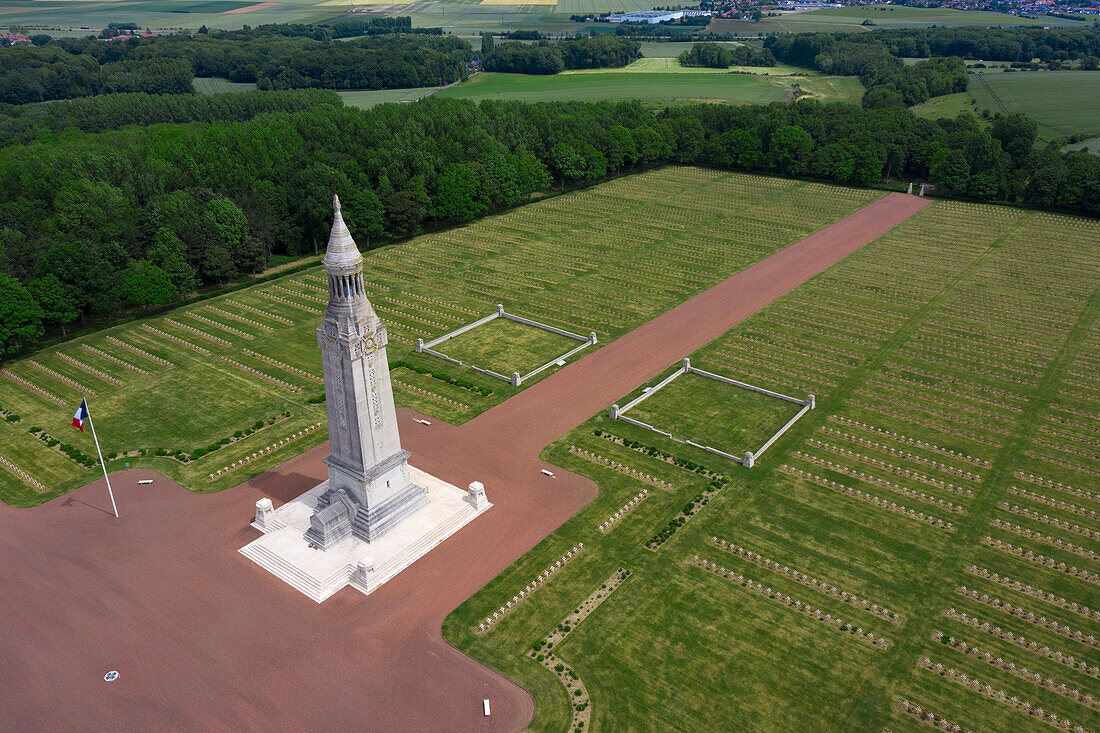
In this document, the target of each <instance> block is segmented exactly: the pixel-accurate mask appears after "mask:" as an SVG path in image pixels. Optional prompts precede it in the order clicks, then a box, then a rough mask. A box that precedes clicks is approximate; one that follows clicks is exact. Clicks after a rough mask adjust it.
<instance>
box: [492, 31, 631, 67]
mask: <svg viewBox="0 0 1100 733" xmlns="http://www.w3.org/2000/svg"><path fill="white" fill-rule="evenodd" d="M482 48H483V49H485V48H486V45H484V44H483V46H482ZM488 49H489V50H488V52H487V53H485V55H484V58H483V60H482V64H483V66H484V68H485V70H486V71H505V72H511V73H515V74H557V73H558V72H560V71H565V70H566V69H603V68H617V67H621V66H626V65H627V64H629V63H631V62H632V61H637V60H638V59H640V58H641V57H642V51H641V45H640V44H639V43H638V42H637V41H634V40H632V39H629V38H622V37H618V36H612V35H610V34H606V33H605V34H601V35H596V36H590V37H587V38H573V39H569V40H566V41H559V42H557V43H551V42H550V41H545V40H543V41H538V42H536V43H532V44H524V43H519V42H518V41H513V42H508V43H501V44H499V45H489V46H488Z"/></svg>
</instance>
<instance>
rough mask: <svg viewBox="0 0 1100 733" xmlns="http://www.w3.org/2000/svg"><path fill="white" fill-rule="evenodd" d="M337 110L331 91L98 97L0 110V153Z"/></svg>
mask: <svg viewBox="0 0 1100 733" xmlns="http://www.w3.org/2000/svg"><path fill="white" fill-rule="evenodd" d="M343 104H344V102H343V100H342V99H340V95H339V94H337V93H336V92H334V91H331V90H327V89H294V90H288V91H278V92H274V91H273V92H243V93H236V92H230V93H227V94H140V93H139V94H100V95H97V96H95V97H80V98H77V99H68V100H61V101H57V102H54V103H52V104H23V105H18V106H13V105H0V147H7V146H8V145H14V144H16V143H26V142H30V141H31V140H36V139H38V138H40V137H44V136H46V135H50V134H53V133H58V132H61V131H62V130H67V129H75V130H82V131H84V132H102V131H104V130H114V129H117V128H119V127H124V126H126V125H152V124H157V123H161V122H214V121H217V120H250V119H252V118H253V117H255V116H256V115H259V114H264V113H265V112H295V111H298V110H306V109H312V108H314V107H342V106H343Z"/></svg>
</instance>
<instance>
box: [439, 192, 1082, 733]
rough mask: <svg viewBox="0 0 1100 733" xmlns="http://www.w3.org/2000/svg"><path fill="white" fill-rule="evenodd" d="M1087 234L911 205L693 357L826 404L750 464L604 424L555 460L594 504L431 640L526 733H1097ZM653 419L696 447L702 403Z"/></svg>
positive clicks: (564, 443)
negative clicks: (511, 698) (529, 716)
mask: <svg viewBox="0 0 1100 733" xmlns="http://www.w3.org/2000/svg"><path fill="white" fill-rule="evenodd" d="M1098 236H1100V225H1098V224H1097V223H1096V222H1094V221H1088V220H1082V219H1075V218H1071V217H1062V216H1054V215H1050V214H1044V213H1034V212H1022V211H1015V210H1011V209H1003V208H996V207H989V206H982V205H974V204H963V203H953V202H937V203H935V204H933V205H932V206H930V207H928V208H926V209H925V210H924V211H923V212H921V213H919V214H917V215H916V216H914V217H913V218H911V219H909V220H908V221H906V222H905V223H903V224H902V225H900V226H899V227H897V228H896V229H894V230H893V231H891V232H889V233H888V234H886V235H885V236H883V237H881V238H880V239H878V240H877V241H875V242H874V243H872V244H870V245H868V246H867V247H865V248H864V249H863V250H861V251H860V252H858V253H857V254H855V255H853V256H851V257H849V258H848V259H846V260H844V261H843V262H841V263H840V264H838V265H836V266H834V267H832V268H830V269H829V270H826V271H825V272H823V273H822V274H821V275H820V276H818V277H816V278H815V279H813V280H811V281H810V282H808V283H807V284H805V285H803V286H802V287H800V288H798V289H796V290H794V291H792V292H791V293H789V294H788V295H786V296H785V297H783V298H781V299H780V300H778V301H776V302H775V303H774V304H773V305H772V306H770V307H769V308H767V309H766V310H764V311H762V312H760V313H758V314H757V315H756V316H754V317H752V318H750V319H748V320H747V321H745V322H743V323H742V324H740V325H739V326H737V327H735V328H734V329H732V330H731V331H730V332H729V333H727V334H726V335H724V336H723V337H721V338H719V339H717V340H716V341H714V342H712V343H711V344H709V345H708V346H706V347H704V348H703V349H701V350H700V351H698V352H697V353H695V354H692V355H691V359H692V364H693V365H696V366H698V367H699V368H702V369H707V370H710V371H713V372H716V373H719V374H723V375H726V376H728V377H732V378H735V379H742V380H746V381H749V382H751V383H753V384H758V385H760V386H763V387H767V388H771V389H775V390H777V391H780V392H785V393H787V394H792V395H804V394H806V393H808V392H809V393H814V394H815V395H817V407H816V409H815V410H812V411H811V412H810V413H808V415H807V416H806V417H804V418H803V419H802V421H801V422H799V423H798V424H796V426H795V427H794V428H793V429H792V430H791V432H789V433H788V434H787V435H786V436H785V437H784V438H783V439H781V441H780V442H779V443H777V444H776V446H774V447H773V448H772V450H771V451H770V452H769V454H767V455H766V456H765V457H764V458H763V459H762V460H761V462H760V463H758V464H757V467H756V468H754V469H751V470H747V469H744V468H742V467H740V466H737V465H734V464H731V463H730V462H728V461H726V460H724V459H722V458H720V457H717V456H713V455H710V454H707V453H705V452H703V451H700V450H698V449H695V448H692V447H690V446H685V445H682V444H678V443H675V442H672V441H668V440H665V439H662V438H661V437H660V436H657V435H654V434H653V433H651V432H648V431H645V430H642V429H640V428H636V427H634V426H631V425H629V424H625V423H623V422H620V421H612V420H610V419H609V418H608V417H607V416H606V415H605V414H600V415H596V416H594V417H593V418H592V419H591V420H589V421H588V422H587V423H586V424H584V425H583V426H581V427H579V428H577V429H576V430H574V431H572V432H571V433H569V434H568V435H566V436H564V437H563V438H562V439H561V440H559V441H557V442H555V443H554V444H553V445H551V446H550V447H548V448H547V449H546V451H545V452H544V455H543V457H544V458H545V459H546V460H548V461H551V462H553V463H555V464H557V465H560V466H565V467H568V468H570V469H572V470H574V471H576V472H578V473H581V474H584V475H586V476H589V477H591V478H592V479H594V480H595V481H597V483H598V484H599V486H600V496H599V498H597V499H596V500H595V501H594V502H592V503H591V504H590V505H589V506H587V507H586V508H585V509H584V510H582V511H581V512H580V513H579V514H577V515H576V516H574V517H573V518H572V519H571V520H569V521H568V522H567V523H566V524H564V525H563V526H562V527H561V528H560V529H559V530H557V531H556V532H555V533H554V534H552V535H551V536H550V537H548V538H547V539H546V540H545V541H543V542H542V543H541V544H540V545H539V546H537V547H536V548H535V549H533V550H532V551H531V552H530V553H528V554H527V555H526V556H525V557H524V558H522V559H521V560H519V561H518V562H517V563H516V564H515V565H513V566H512V567H511V568H509V569H508V570H507V571H505V572H504V573H502V574H501V575H500V576H499V577H498V578H496V579H495V580H494V581H492V582H491V583H489V584H488V585H487V586H486V587H485V588H484V589H483V590H482V591H480V592H479V593H478V594H477V595H475V596H474V597H472V598H471V599H470V600H469V601H467V602H466V603H465V604H463V605H462V606H461V607H460V608H459V609H457V610H456V611H455V612H454V613H453V614H452V615H451V616H450V617H448V619H447V621H446V623H445V625H444V634H445V636H447V638H448V639H449V640H451V641H452V642H453V643H456V644H458V645H459V646H460V648H462V649H464V650H467V651H468V652H470V653H471V654H473V655H474V656H475V657H477V658H478V659H481V660H482V661H485V662H486V663H488V664H490V665H491V666H493V667H494V668H496V669H499V670H501V671H502V672H504V673H505V674H507V675H509V676H510V677H512V678H513V679H516V680H517V681H519V682H520V683H521V684H523V685H524V686H525V687H526V688H527V689H528V690H530V691H531V692H532V694H533V695H534V697H535V711H536V712H535V720H534V722H533V724H532V728H533V729H535V730H563V729H566V728H567V727H571V724H570V720H571V719H572V720H573V721H574V722H575V721H577V720H578V716H581V715H584V716H590V718H591V723H590V726H591V727H592V728H594V729H608V730H636V729H678V730H713V729H714V728H715V727H716V725H718V724H719V723H720V724H721V725H722V726H723V727H726V728H730V729H750V728H751V729H784V730H789V729H795V728H801V729H806V728H813V729H819V730H824V729H830V730H838V729H844V730H851V729H861V730H882V729H889V730H894V731H912V732H914V733H915V732H916V731H920V730H927V729H928V728H927V727H925V724H923V723H922V719H923V718H924V717H925V716H926V715H927V714H929V713H930V714H932V715H934V716H938V717H939V718H941V719H944V720H946V721H948V723H947V725H953V724H957V725H959V726H961V728H962V729H966V730H1014V731H1036V732H1038V731H1044V730H1050V727H1049V723H1051V722H1054V723H1057V724H1058V725H1069V726H1071V727H1072V726H1075V725H1079V726H1082V727H1083V728H1085V729H1090V730H1096V729H1097V726H1098V725H1100V707H1098V705H1097V702H1096V699H1097V697H1098V696H1100V695H1098V692H1100V683H1098V678H1100V670H1097V668H1096V667H1097V660H1096V649H1097V644H1098V643H1100V642H1097V641H1096V636H1097V635H1098V632H1100V614H1097V612H1096V611H1095V610H1093V609H1095V608H1096V605H1097V604H1096V598H1097V597H1098V594H1097V590H1096V585H1097V583H1098V582H1100V577H1098V575H1097V571H1098V570H1100V545H1098V544H1097V541H1098V539H1100V521H1098V518H1097V514H1096V512H1097V511H1098V510H1100V505H1098V503H1097V502H1098V497H1097V494H1096V493H1095V489H1094V487H1095V486H1096V482H1097V476H1100V455H1098V452H1097V441H1096V437H1097V434H1098V432H1100V421H1098V420H1097V415H1098V414H1100V390H1098V387H1097V383H1096V379H1095V373H1096V366H1097V363H1098V362H1100V275H1098V273H1100V261H1098V259H1097V258H1098V255H1097V252H1096V249H1095V242H1096V240H1097V238H1098ZM669 366H670V367H671V366H673V365H671V364H670V365H669ZM658 379H660V377H657V378H654V379H653V380H651V381H650V382H649V383H648V386H653V385H654V384H656V382H657V381H658ZM673 384H677V383H676V382H674V383H673ZM681 386H682V387H683V388H684V389H685V390H686V389H689V387H690V386H691V385H690V384H689V383H687V382H684V383H682V385H681ZM640 391H641V389H639V390H637V391H635V392H634V393H632V395H623V396H622V397H621V398H620V399H619V400H616V401H617V402H619V404H624V403H625V401H626V400H627V399H629V398H630V397H631V396H633V395H636V394H639V393H640ZM660 396H661V395H660V394H658V395H656V396H655V397H654V398H653V399H652V400H651V401H646V402H643V403H642V405H648V407H647V409H648V410H649V411H650V414H647V415H646V418H647V421H652V422H654V423H656V421H657V420H658V419H661V420H662V422H660V423H659V425H660V426H661V428H662V429H664V430H668V431H670V432H672V433H673V434H676V435H685V434H690V432H691V430H693V429H695V430H700V429H704V428H707V427H708V426H707V424H706V423H705V420H704V418H705V417H706V411H707V409H709V408H708V406H709V404H710V403H711V402H712V401H713V398H714V396H713V395H709V396H708V394H704V393H703V392H702V391H699V392H695V393H691V392H690V391H689V392H688V393H686V394H675V395H672V394H670V395H669V396H670V397H674V398H677V399H674V400H672V402H671V403H668V402H666V403H665V404H661V403H659V402H658V401H657V400H658V398H660ZM756 417H759V415H757V414H754V415H752V416H745V418H744V420H751V419H755V418H756ZM718 419H719V420H722V421H725V422H726V423H727V424H728V425H729V426H730V428H731V430H736V429H737V428H738V427H739V426H738V418H737V417H730V416H725V417H721V418H718ZM701 420H704V422H700V421H701ZM720 427H721V426H720V425H719V424H717V423H715V424H714V425H712V426H710V429H712V430H718V429H719V428H720ZM578 543H583V545H584V547H585V552H584V553H583V554H581V555H580V556H578V557H577V558H576V559H571V560H570V561H569V562H568V564H567V565H563V566H562V567H561V569H560V570H557V571H556V572H555V574H554V575H553V576H552V577H551V578H549V579H548V580H545V581H544V582H541V583H540V584H539V590H538V593H537V594H535V595H532V596H531V597H530V598H528V599H527V600H526V601H525V602H524V603H523V604H522V605H520V606H519V607H518V608H516V609H515V610H512V611H511V612H510V613H508V614H507V615H506V616H504V617H503V618H501V619H500V620H499V621H496V622H494V623H493V624H492V626H491V629H490V630H488V631H482V632H480V633H479V632H478V626H479V624H484V623H485V620H486V618H487V617H489V616H490V615H491V614H492V613H493V611H494V610H496V609H497V608H498V607H499V606H501V604H502V603H504V602H505V600H506V599H509V598H511V597H512V596H514V595H515V594H516V593H517V592H518V591H519V590H521V589H523V588H524V587H525V584H529V583H530V582H531V581H532V580H534V579H535V578H536V576H538V575H539V573H540V571H543V570H544V569H545V568H546V567H547V566H548V565H553V563H554V559H555V558H558V557H560V556H562V555H563V553H565V552H566V551H567V550H568V549H569V548H571V547H574V546H577V545H578ZM619 568H623V569H625V570H626V571H629V576H628V577H627V578H626V579H625V580H622V574H621V573H620V572H619V570H618V569H619ZM609 581H612V582H609ZM601 587H602V588H603V593H604V595H605V596H606V597H604V598H602V599H601V602H600V605H599V607H598V608H597V609H596V610H594V611H591V616H588V613H589V612H588V611H585V612H583V613H581V614H578V612H577V610H578V608H579V606H578V604H581V603H582V601H584V600H585V599H586V598H587V597H589V595H590V594H592V593H593V592H594V591H598V590H600V589H601ZM612 588H613V589H614V590H611V589H612ZM609 591H610V592H609ZM1086 607H1087V608H1086ZM585 617H587V618H585ZM581 618H585V620H580V619H581ZM563 622H564V623H563ZM548 633H549V634H550V636H549V637H548ZM548 639H549V640H550V641H551V643H552V646H551V647H548V646H547V644H546V641H547V640H548ZM549 654H552V655H553V660H556V661H555V663H556V664H560V665H562V668H563V669H564V670H565V672H564V673H562V674H563V676H564V679H565V681H566V682H567V683H568V684H569V685H570V688H569V689H570V692H569V693H568V694H567V692H566V687H565V686H563V684H562V682H561V681H559V678H558V675H556V674H555V673H554V670H553V669H552V668H551V669H547V668H546V667H544V666H543V665H540V664H539V663H538V660H537V657H538V656H539V655H543V656H546V655H549ZM532 657H535V658H532ZM551 666H552V665H551ZM573 675H575V676H576V678H577V681H574V680H573ZM975 680H977V681H978V682H977V683H976V682H975ZM578 685H579V686H580V687H578ZM574 688H578V689H580V688H583V690H584V693H583V694H582V695H580V696H576V695H574V693H573V691H572V690H573V689H574ZM572 699H579V700H584V701H587V704H586V705H584V707H583V709H582V710H576V708H575V707H574V706H573V705H571V703H570V700H572ZM918 708H919V711H918ZM1040 708H1041V711H1042V712H1041V713H1040V712H1039V709H1040ZM1050 716H1055V718H1056V719H1052V718H1051V717H1050ZM1064 721H1069V722H1068V723H1065V722H1064ZM586 729H587V728H586Z"/></svg>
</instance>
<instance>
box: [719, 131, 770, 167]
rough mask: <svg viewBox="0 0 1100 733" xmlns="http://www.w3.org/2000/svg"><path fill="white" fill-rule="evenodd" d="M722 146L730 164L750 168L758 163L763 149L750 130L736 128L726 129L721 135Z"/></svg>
mask: <svg viewBox="0 0 1100 733" xmlns="http://www.w3.org/2000/svg"><path fill="white" fill-rule="evenodd" d="M721 141H722V147H723V148H724V149H725V151H726V157H727V160H728V161H729V164H730V165H733V166H735V167H737V168H745V169H748V170H752V169H753V168H756V167H757V166H758V165H760V161H761V160H763V158H764V150H763V147H762V146H761V145H760V138H758V137H757V136H756V135H755V134H754V133H753V132H752V131H751V130H746V129H744V128H738V129H734V130H726V131H725V132H723V133H722V137H721Z"/></svg>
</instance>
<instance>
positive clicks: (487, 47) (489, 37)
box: [481, 32, 496, 56]
mask: <svg viewBox="0 0 1100 733" xmlns="http://www.w3.org/2000/svg"><path fill="white" fill-rule="evenodd" d="M494 46H496V42H495V41H494V40H493V34H492V33H488V32H486V33H482V34H481V55H482V56H488V55H489V54H491V53H492V52H493V47H494Z"/></svg>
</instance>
